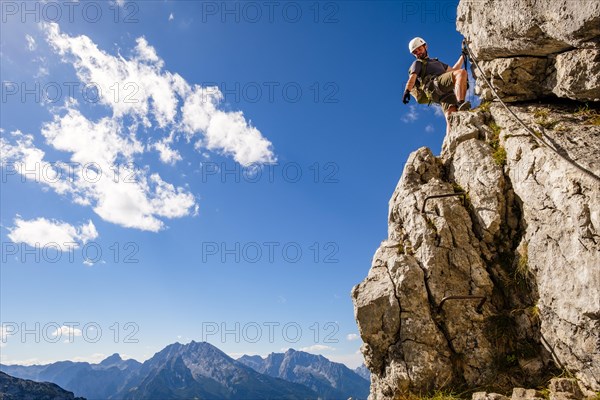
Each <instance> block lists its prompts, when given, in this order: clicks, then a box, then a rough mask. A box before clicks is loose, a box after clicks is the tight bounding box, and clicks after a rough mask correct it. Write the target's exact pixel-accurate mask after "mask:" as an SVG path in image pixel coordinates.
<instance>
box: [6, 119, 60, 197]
mask: <svg viewBox="0 0 600 400" xmlns="http://www.w3.org/2000/svg"><path fill="white" fill-rule="evenodd" d="M11 138H12V139H13V143H12V144H11V143H9V141H8V140H7V137H6V136H5V137H0V165H1V166H2V167H3V168H4V169H5V173H6V174H8V175H10V174H12V173H13V172H15V173H18V174H21V175H23V176H26V177H28V178H29V179H33V180H34V181H36V182H38V183H43V184H45V185H48V186H50V187H52V188H53V189H54V190H56V192H57V193H60V194H63V193H66V192H68V191H69V190H70V185H69V183H68V182H65V181H64V180H63V179H61V171H60V169H59V168H58V167H59V166H58V165H56V164H50V163H48V162H46V161H44V155H45V153H44V152H43V151H42V150H40V149H38V148H36V147H35V146H34V145H33V136H32V135H26V134H23V133H22V132H21V131H18V130H17V131H14V132H11ZM8 175H7V176H8Z"/></svg>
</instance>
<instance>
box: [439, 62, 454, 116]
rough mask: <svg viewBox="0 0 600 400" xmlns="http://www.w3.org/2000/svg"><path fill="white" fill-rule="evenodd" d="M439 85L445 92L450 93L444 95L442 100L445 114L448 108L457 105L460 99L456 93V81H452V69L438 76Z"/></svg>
mask: <svg viewBox="0 0 600 400" xmlns="http://www.w3.org/2000/svg"><path fill="white" fill-rule="evenodd" d="M436 79H437V81H438V86H439V88H440V89H442V91H443V92H444V93H449V95H448V96H446V97H444V99H443V100H444V101H441V102H440V105H441V106H442V110H443V111H444V114H445V113H446V112H447V111H448V109H449V108H450V107H452V106H456V104H457V103H458V100H457V99H456V96H455V95H454V81H452V71H448V72H444V73H443V74H441V75H440V76H438V77H437V78H436Z"/></svg>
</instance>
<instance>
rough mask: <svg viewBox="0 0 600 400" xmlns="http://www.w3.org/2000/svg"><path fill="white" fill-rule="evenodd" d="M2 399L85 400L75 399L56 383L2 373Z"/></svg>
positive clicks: (0, 397)
mask: <svg viewBox="0 0 600 400" xmlns="http://www.w3.org/2000/svg"><path fill="white" fill-rule="evenodd" d="M0 399H2V400H85V399H84V398H83V397H75V396H74V395H73V393H72V392H68V391H66V390H64V389H63V388H61V387H60V386H58V385H55V384H54V383H49V382H34V381H30V380H27V379H19V378H15V377H13V376H10V375H7V374H5V373H4V372H0Z"/></svg>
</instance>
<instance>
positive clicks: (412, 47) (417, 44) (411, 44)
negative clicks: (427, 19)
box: [408, 37, 427, 53]
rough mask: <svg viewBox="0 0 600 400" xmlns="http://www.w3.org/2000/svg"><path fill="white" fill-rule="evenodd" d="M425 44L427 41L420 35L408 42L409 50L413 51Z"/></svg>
mask: <svg viewBox="0 0 600 400" xmlns="http://www.w3.org/2000/svg"><path fill="white" fill-rule="evenodd" d="M424 44H427V43H425V41H424V40H423V39H421V38H420V37H416V38H414V39H413V40H411V41H410V42H409V43H408V50H409V51H410V52H411V53H412V52H413V51H415V49H416V48H417V47H421V46H423V45H424Z"/></svg>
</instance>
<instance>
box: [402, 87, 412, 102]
mask: <svg viewBox="0 0 600 400" xmlns="http://www.w3.org/2000/svg"><path fill="white" fill-rule="evenodd" d="M409 101H410V92H409V91H408V90H405V91H404V97H403V98H402V102H403V103H404V104H408V102H409Z"/></svg>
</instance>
